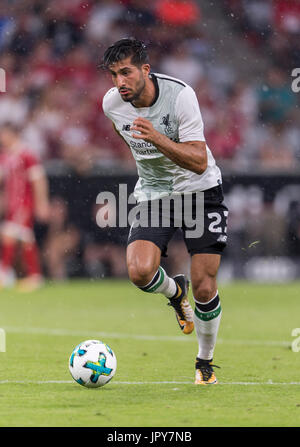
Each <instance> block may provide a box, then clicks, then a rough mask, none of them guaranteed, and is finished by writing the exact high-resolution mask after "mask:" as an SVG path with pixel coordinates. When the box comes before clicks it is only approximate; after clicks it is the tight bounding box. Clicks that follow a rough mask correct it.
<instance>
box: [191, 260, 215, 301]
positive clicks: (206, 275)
mask: <svg viewBox="0 0 300 447" xmlns="http://www.w3.org/2000/svg"><path fill="white" fill-rule="evenodd" d="M220 262H221V255H220V254H215V253H198V254H195V255H193V256H192V261H191V283H192V289H193V295H194V297H195V299H196V300H198V301H200V302H207V301H209V300H211V299H212V298H213V297H214V296H215V295H216V293H217V274H218V270H219V266H220Z"/></svg>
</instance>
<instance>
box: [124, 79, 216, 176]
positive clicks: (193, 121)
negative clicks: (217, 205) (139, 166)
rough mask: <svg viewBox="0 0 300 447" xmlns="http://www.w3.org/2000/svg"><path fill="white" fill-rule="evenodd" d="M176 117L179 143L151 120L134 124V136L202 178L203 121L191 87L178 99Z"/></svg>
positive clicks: (185, 89) (205, 162) (203, 161)
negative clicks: (164, 133) (157, 128)
mask: <svg viewBox="0 0 300 447" xmlns="http://www.w3.org/2000/svg"><path fill="white" fill-rule="evenodd" d="M176 115H177V119H178V122H179V128H178V133H179V141H180V142H179V143H176V142H174V141H172V140H170V138H168V137H167V136H166V135H163V134H161V133H160V132H158V131H157V130H156V129H154V127H153V125H152V123H151V122H150V121H149V120H147V119H146V118H142V117H139V118H137V119H136V120H135V121H134V123H133V126H132V128H131V130H133V134H132V136H133V137H134V138H137V139H143V140H145V141H148V142H150V143H152V144H153V145H154V146H155V147H156V148H157V149H158V150H159V151H160V152H162V153H163V154H164V155H165V156H166V157H168V158H169V159H170V160H172V161H173V162H174V163H176V164H177V165H178V166H181V167H182V168H185V169H188V170H189V171H192V172H195V173H196V174H203V172H204V171H205V170H206V168H207V151H206V143H205V139H204V135H203V121H202V117H201V113H200V109H199V105H198V101H197V98H196V95H195V93H194V91H193V90H192V89H191V88H190V87H185V88H184V89H183V90H182V92H181V94H180V96H179V97H178V100H177V103H176ZM134 131H138V132H139V133H136V132H134Z"/></svg>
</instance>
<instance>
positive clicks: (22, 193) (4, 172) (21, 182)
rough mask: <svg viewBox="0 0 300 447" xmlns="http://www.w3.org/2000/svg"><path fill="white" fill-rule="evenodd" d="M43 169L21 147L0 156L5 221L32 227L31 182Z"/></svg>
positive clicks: (32, 201) (32, 203)
mask: <svg viewBox="0 0 300 447" xmlns="http://www.w3.org/2000/svg"><path fill="white" fill-rule="evenodd" d="M43 172H44V171H43V168H42V166H41V165H40V163H39V161H38V160H37V159H36V158H35V156H34V155H32V154H31V152H30V151H28V150H26V149H24V148H23V147H20V148H18V149H17V150H16V151H13V152H9V153H8V152H3V153H1V155H0V174H1V178H2V181H3V185H4V208H5V220H9V221H13V222H14V223H17V224H19V225H22V226H26V227H31V226H32V225H33V214H34V196H33V189H32V181H33V180H34V179H35V178H38V177H39V176H40V175H43Z"/></svg>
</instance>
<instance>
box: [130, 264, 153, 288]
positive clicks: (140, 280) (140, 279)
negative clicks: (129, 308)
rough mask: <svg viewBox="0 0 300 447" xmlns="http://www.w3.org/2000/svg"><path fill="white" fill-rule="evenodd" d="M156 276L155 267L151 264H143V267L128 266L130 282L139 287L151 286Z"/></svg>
mask: <svg viewBox="0 0 300 447" xmlns="http://www.w3.org/2000/svg"><path fill="white" fill-rule="evenodd" d="M154 274H155V271H154V268H153V265H152V264H150V263H147V262H145V263H143V265H137V264H130V263H129V264H128V275H129V278H130V281H131V282H133V284H135V285H136V286H138V287H142V286H145V285H147V284H149V282H150V281H151V279H152V278H153V276H154Z"/></svg>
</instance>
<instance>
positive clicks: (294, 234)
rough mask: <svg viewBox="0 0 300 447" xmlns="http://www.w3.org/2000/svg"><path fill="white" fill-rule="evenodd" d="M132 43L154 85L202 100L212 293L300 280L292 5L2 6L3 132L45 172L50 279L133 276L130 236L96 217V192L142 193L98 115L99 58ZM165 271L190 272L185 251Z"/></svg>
mask: <svg viewBox="0 0 300 447" xmlns="http://www.w3.org/2000/svg"><path fill="white" fill-rule="evenodd" d="M128 36H134V37H137V38H140V39H142V40H144V41H145V42H146V44H147V45H148V46H149V54H150V60H151V61H152V70H153V71H154V72H162V73H167V74H169V75H171V76H174V77H178V78H181V79H183V80H184V81H186V82H187V83H189V84H190V85H191V86H192V87H193V88H194V89H195V91H196V93H197V96H198V99H199V103H200V108H201V112H202V115H203V119H204V125H205V135H206V139H207V143H208V145H209V147H210V148H211V150H212V152H213V154H214V156H215V158H216V160H217V163H218V164H219V166H220V167H221V168H222V172H223V180H224V191H225V197H226V203H227V205H228V207H229V209H230V217H229V234H230V239H229V245H228V248H227V251H226V253H225V256H224V261H223V265H222V269H221V270H220V280H222V281H230V280H233V279H236V278H246V279H248V280H252V281H262V282H264V281H271V282H275V281H279V282H284V281H290V280H293V279H296V278H299V277H300V126H299V124H300V114H299V103H300V93H296V92H293V90H292V88H291V84H292V81H293V78H292V76H291V73H292V70H293V69H294V68H296V67H300V3H299V1H297V0H249V1H246V0H224V1H222V0H220V1H215V0H211V1H205V0H199V1H196V0H186V1H179V0H155V1H152V2H144V1H141V0H71V1H70V0H51V1H49V0H22V1H18V0H15V1H14V0H1V3H0V67H1V68H3V69H4V70H5V72H6V92H3V93H1V94H0V125H1V124H2V123H4V122H6V121H11V122H12V123H15V124H17V125H19V126H21V127H22V138H23V140H24V141H25V142H26V144H27V146H28V147H29V148H30V149H31V150H32V151H33V152H34V154H35V155H36V156H37V157H38V158H39V159H40V160H41V161H42V163H43V165H44V166H45V169H46V171H47V175H48V178H49V184H50V193H51V216H50V220H49V223H48V224H47V225H45V224H44V225H42V224H41V223H39V222H36V226H35V231H36V236H37V240H38V243H39V247H40V250H41V257H42V262H43V269H44V273H45V276H46V277H48V278H50V279H52V280H63V279H65V278H70V277H85V278H93V279H97V278H103V277H126V276H127V274H126V268H125V245H126V234H127V229H123V230H122V231H120V230H111V229H100V228H98V227H97V225H96V220H95V215H96V212H97V206H96V197H97V195H98V193H100V192H101V191H113V192H117V191H118V185H119V184H120V183H123V184H127V185H128V193H130V192H131V191H132V190H133V187H134V184H135V181H136V170H135V163H134V161H133V158H132V156H131V153H130V151H129V149H128V148H127V146H126V145H125V144H124V143H123V142H122V141H121V140H120V138H119V137H118V136H117V135H116V134H115V133H114V132H113V130H112V128H111V123H110V122H109V121H108V120H107V119H106V118H105V117H104V115H103V112H102V109H101V102H102V97H103V95H104V94H105V92H106V91H107V90H108V89H109V88H110V87H111V80H110V78H109V76H108V75H107V74H106V73H104V72H103V71H101V69H100V68H99V65H100V61H101V55H102V53H103V51H104V49H105V48H106V47H107V46H108V45H110V44H111V43H113V42H114V41H116V40H118V39H120V38H122V37H128ZM178 252H180V253H181V256H180V257H178V256H176V253H178ZM178 259H179V260H178ZM166 263H167V266H168V268H169V271H171V272H176V273H177V272H178V271H182V270H183V271H184V270H186V269H187V268H188V263H189V259H188V255H187V254H186V255H183V251H182V243H181V241H180V240H174V241H172V243H171V246H170V250H169V257H168V259H167V260H166Z"/></svg>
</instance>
